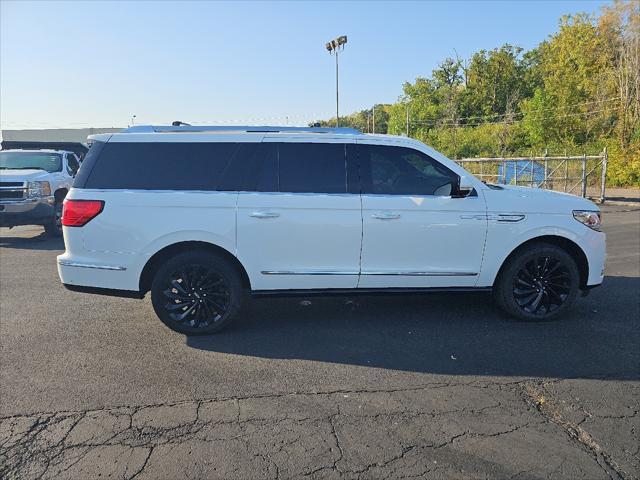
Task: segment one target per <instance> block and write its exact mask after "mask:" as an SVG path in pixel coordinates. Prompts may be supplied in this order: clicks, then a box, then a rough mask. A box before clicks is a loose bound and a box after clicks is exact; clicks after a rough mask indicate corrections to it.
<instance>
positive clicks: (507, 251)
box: [58, 126, 605, 334]
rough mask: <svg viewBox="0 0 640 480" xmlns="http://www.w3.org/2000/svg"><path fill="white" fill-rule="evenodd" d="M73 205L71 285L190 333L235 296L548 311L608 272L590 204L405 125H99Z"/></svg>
mask: <svg viewBox="0 0 640 480" xmlns="http://www.w3.org/2000/svg"><path fill="white" fill-rule="evenodd" d="M91 138H92V140H93V142H94V143H93V146H92V147H91V149H90V150H89V153H88V154H87V157H86V159H85V161H84V163H83V166H82V168H81V169H80V172H79V173H78V176H77V177H76V179H75V183H74V186H73V188H72V189H71V191H70V192H69V194H68V195H67V200H66V201H65V206H64V213H63V225H64V227H63V230H64V239H65V245H66V252H65V253H64V254H63V255H60V256H59V257H58V270H59V273H60V278H61V279H62V282H63V283H64V284H65V286H66V287H67V288H69V289H71V290H75V291H82V292H91V293H103V294H111V295H121V296H129V297H137V298H142V297H143V296H144V295H145V294H146V293H147V292H149V291H150V292H151V300H152V303H153V307H154V309H155V311H156V314H157V315H158V317H160V319H161V320H162V321H163V322H164V323H165V324H166V325H167V326H169V327H170V328H172V329H174V330H177V331H179V332H182V333H186V334H198V333H211V332H214V331H217V330H219V329H221V328H222V327H223V326H225V325H227V324H228V323H229V322H230V321H231V320H232V319H233V318H235V317H237V314H238V312H239V310H240V307H241V304H242V302H243V299H244V298H245V293H246V292H250V293H251V294H252V295H260V294H282V293H288V294H301V293H302V294H304V295H309V294H312V293H327V292H334V293H335V292H344V293H345V294H352V293H370V292H380V291H384V292H396V291H400V292H412V293H415V292H422V291H433V290H437V291H442V290H463V291H471V290H473V291H476V290H493V292H494V294H495V298H496V300H497V302H498V304H499V305H500V306H501V307H502V308H503V309H504V310H506V311H507V312H508V313H509V314H511V315H513V316H515V317H518V318H521V319H527V320H545V319H549V318H551V317H554V316H557V315H558V314H560V313H561V312H563V311H564V310H566V309H567V308H568V307H569V306H570V305H571V304H572V303H573V302H574V300H575V299H576V297H577V295H578V293H579V292H580V291H583V292H585V293H586V292H587V291H588V290H589V289H590V288H591V287H594V286H596V285H600V284H601V283H602V280H603V275H604V260H605V235H604V234H603V233H602V232H601V231H600V214H599V211H598V208H597V207H596V206H595V205H594V204H593V203H592V202H590V201H588V200H585V199H582V198H579V197H575V196H571V195H566V194H559V193H553V192H549V191H545V190H539V189H534V188H518V187H510V186H494V185H485V184H484V183H482V182H481V181H479V180H477V179H476V178H474V177H473V176H471V175H470V174H469V173H467V172H466V171H465V170H464V169H463V168H461V167H460V166H459V165H457V164H456V163H455V162H453V161H451V160H449V159H448V158H446V157H444V156H443V155H442V154H440V153H438V152H436V151H434V150H432V149H431V148H429V147H427V146H425V145H424V144H422V143H420V142H418V141H415V140H411V139H409V138H403V137H393V136H386V135H365V134H362V133H360V132H358V131H356V130H349V129H322V128H290V127H289V128H288V127H282V128H278V127H191V126H177V127H145V126H140V127H132V128H129V129H128V130H125V131H124V132H122V133H117V134H105V135H95V136H93V137H91Z"/></svg>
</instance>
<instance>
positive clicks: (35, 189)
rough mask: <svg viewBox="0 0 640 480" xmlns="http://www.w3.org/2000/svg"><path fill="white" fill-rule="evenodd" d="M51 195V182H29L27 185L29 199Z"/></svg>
mask: <svg viewBox="0 0 640 480" xmlns="http://www.w3.org/2000/svg"><path fill="white" fill-rule="evenodd" d="M50 195H51V185H49V182H29V183H27V197H28V198H38V197H48V196H50Z"/></svg>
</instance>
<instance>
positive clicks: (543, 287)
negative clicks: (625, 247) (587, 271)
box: [494, 243, 580, 321]
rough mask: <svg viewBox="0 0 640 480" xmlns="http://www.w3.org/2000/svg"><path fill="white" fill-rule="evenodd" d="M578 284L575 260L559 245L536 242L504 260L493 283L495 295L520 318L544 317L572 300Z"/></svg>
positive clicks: (575, 294)
mask: <svg viewBox="0 0 640 480" xmlns="http://www.w3.org/2000/svg"><path fill="white" fill-rule="evenodd" d="M579 284H580V274H579V272H578V267H577V265H576V262H575V260H574V259H573V258H572V257H571V256H570V255H569V254H568V253H567V252H566V251H564V250H563V249H561V248H560V247H557V246H555V245H551V244H547V243H538V244H534V245H530V246H528V247H526V248H524V249H522V250H521V251H520V252H518V253H517V254H516V255H514V256H513V257H512V258H510V259H509V260H508V261H507V264H506V265H505V266H504V268H503V270H502V272H501V273H500V276H499V278H498V279H497V281H496V283H495V285H494V297H495V299H496V301H497V303H498V305H500V307H501V308H502V309H503V310H504V311H505V312H507V313H508V314H509V315H511V316H513V317H515V318H517V319H519V320H527V321H545V320H551V319H552V318H555V317H558V316H559V315H560V314H561V313H562V312H564V311H565V310H567V309H568V308H569V307H570V306H571V305H572V304H573V303H574V301H575V299H576V297H577V296H578V290H579V287H580V285H579Z"/></svg>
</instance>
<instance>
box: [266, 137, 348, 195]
mask: <svg viewBox="0 0 640 480" xmlns="http://www.w3.org/2000/svg"><path fill="white" fill-rule="evenodd" d="M278 191H280V192H293V193H346V191H347V174H346V155H345V145H344V144H339V143H280V144H279V145H278Z"/></svg>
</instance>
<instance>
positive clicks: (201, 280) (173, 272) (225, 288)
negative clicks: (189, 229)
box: [151, 251, 244, 335]
mask: <svg viewBox="0 0 640 480" xmlns="http://www.w3.org/2000/svg"><path fill="white" fill-rule="evenodd" d="M243 297H244V290H243V287H242V282H241V279H240V275H239V274H238V272H237V271H236V269H235V268H234V267H233V266H232V265H231V264H230V263H229V262H228V261H226V260H225V259H224V258H222V257H220V256H218V255H215V254H213V253H210V252H206V251H195V252H184V253H179V254H177V255H175V256H173V257H171V258H169V259H168V260H167V261H166V262H165V263H164V264H163V265H161V266H160V268H159V269H158V271H157V272H156V274H155V276H154V278H153V283H152V284H151V302H152V304H153V309H154V310H155V312H156V315H157V316H158V318H160V320H162V322H163V323H164V324H165V325H166V326H167V327H169V328H170V329H172V330H175V331H176V332H180V333H184V334H186V335H206V334H210V333H214V332H217V331H220V330H221V329H222V328H224V327H226V326H227V325H228V324H229V323H231V321H233V320H234V319H235V318H236V317H237V314H238V312H239V310H240V307H241V305H242V299H243Z"/></svg>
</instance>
